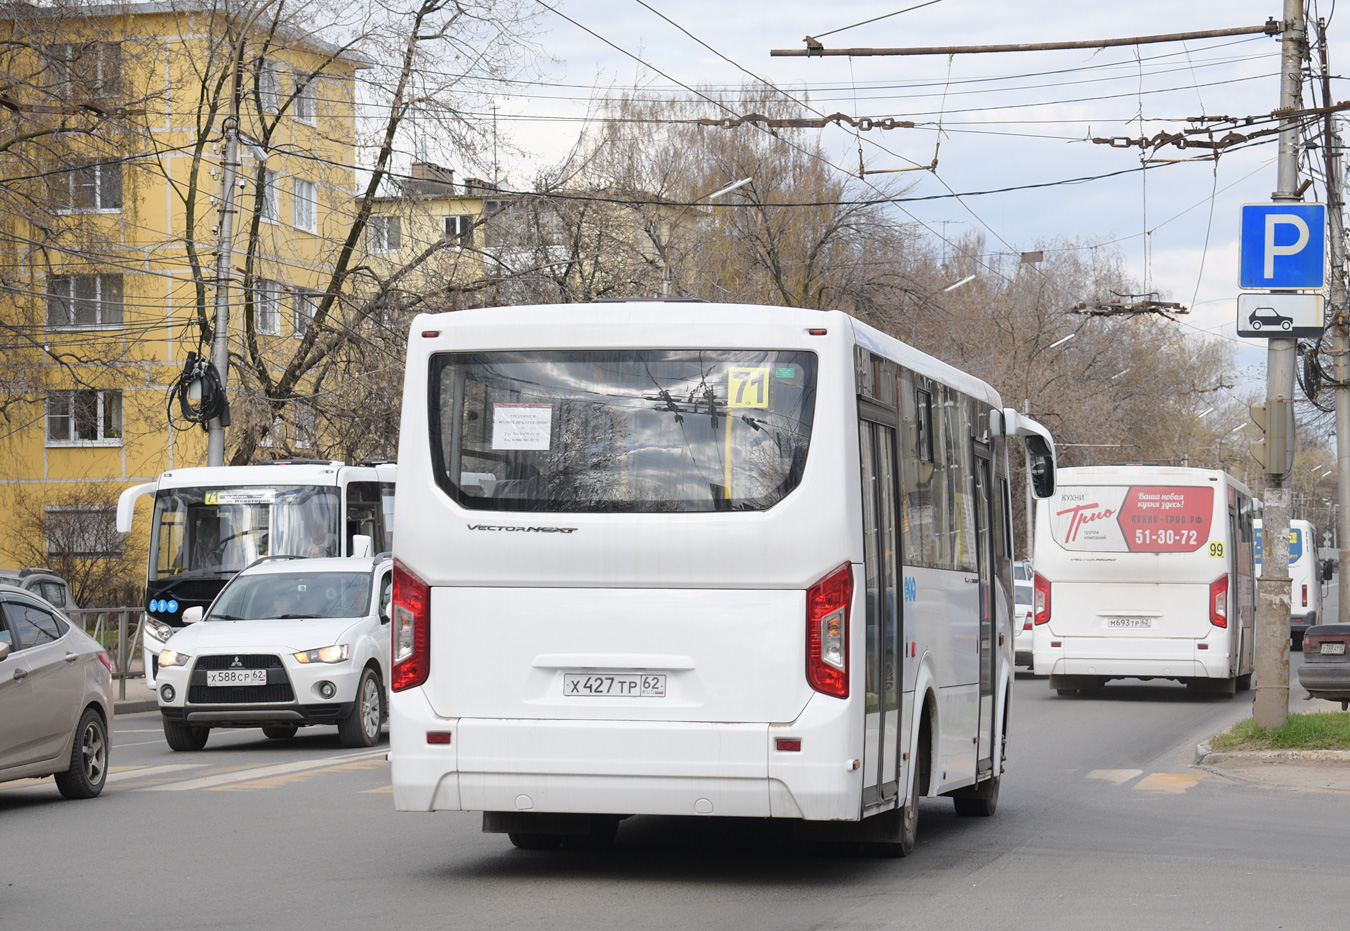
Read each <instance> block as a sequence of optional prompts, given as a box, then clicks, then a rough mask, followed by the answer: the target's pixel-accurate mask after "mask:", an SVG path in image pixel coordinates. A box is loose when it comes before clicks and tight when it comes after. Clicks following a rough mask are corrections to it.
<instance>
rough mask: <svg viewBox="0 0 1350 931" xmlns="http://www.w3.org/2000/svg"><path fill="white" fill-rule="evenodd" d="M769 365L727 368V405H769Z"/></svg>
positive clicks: (729, 406)
mask: <svg viewBox="0 0 1350 931" xmlns="http://www.w3.org/2000/svg"><path fill="white" fill-rule="evenodd" d="M768 406H769V368H768V366H756V367H753V368H751V367H748V366H747V367H738V366H731V367H730V368H728V369H727V407H728V408H731V407H768Z"/></svg>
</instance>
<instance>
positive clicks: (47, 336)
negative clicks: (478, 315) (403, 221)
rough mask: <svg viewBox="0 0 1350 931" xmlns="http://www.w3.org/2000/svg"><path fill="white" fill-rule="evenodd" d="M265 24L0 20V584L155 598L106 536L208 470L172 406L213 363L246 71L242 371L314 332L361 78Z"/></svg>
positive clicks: (202, 18) (92, 12)
mask: <svg viewBox="0 0 1350 931" xmlns="http://www.w3.org/2000/svg"><path fill="white" fill-rule="evenodd" d="M8 9H9V10H11V11H14V10H15V9H16V8H15V7H14V6H11V7H9V8H8ZM20 9H22V8H20ZM264 25H267V24H263V23H254V24H252V27H251V28H250V29H249V30H248V31H247V34H246V35H244V37H243V39H242V40H240V39H239V31H238V30H237V28H236V26H237V24H235V23H231V22H230V21H228V20H226V19H224V17H223V15H222V14H221V13H220V12H219V11H218V10H216V11H213V9H212V5H211V4H210V3H207V2H189V3H184V2H182V0H179V2H175V3H174V4H173V5H172V6H170V5H168V4H159V3H141V4H126V5H108V6H95V7H86V8H83V9H82V10H81V11H80V13H79V15H58V14H57V13H55V12H52V11H50V10H44V9H40V8H28V9H27V10H26V11H24V12H22V13H21V14H19V15H18V16H15V17H14V18H11V19H9V20H6V21H0V33H2V34H3V36H4V39H5V40H6V41H5V42H4V43H3V45H2V46H0V47H3V49H5V51H0V68H3V69H4V71H5V74H4V75H3V77H4V89H3V91H2V92H0V144H3V146H4V152H5V153H6V154H5V155H3V156H0V178H3V185H0V186H2V187H3V188H4V192H3V194H2V195H0V196H3V198H4V203H0V302H3V303H0V345H3V347H4V352H3V353H2V354H0V401H2V403H3V406H0V513H5V514H7V515H10V517H11V519H10V520H7V521H5V522H4V523H3V525H0V566H6V565H11V566H23V565H33V564H42V563H46V564H48V565H52V566H53V567H61V566H63V565H64V566H68V567H73V566H76V565H85V566H86V567H87V565H88V564H89V563H90V562H91V561H92V562H98V563H101V564H103V565H104V567H105V569H107V568H108V567H110V566H114V567H115V566H117V565H121V566H122V568H123V571H125V572H126V573H129V575H128V576H127V578H128V579H129V581H131V582H132V583H136V584H138V583H139V582H143V580H144V574H143V573H144V563H143V559H144V556H143V552H144V550H143V546H144V540H141V539H133V538H132V537H134V536H136V535H132V536H129V537H128V539H127V540H125V541H123V540H122V539H121V537H120V535H118V534H116V533H115V531H113V530H112V524H113V506H114V505H115V503H116V500H117V496H118V494H119V493H120V492H121V491H122V490H123V489H124V488H126V487H128V486H129V485H131V484H134V483H137V482H140V481H144V480H147V479H148V478H152V477H154V476H155V475H157V474H158V473H160V472H161V471H163V470H166V469H169V468H174V467H185V466H197V465H205V464H206V463H205V456H206V433H205V432H204V430H203V429H202V428H201V427H200V426H198V425H195V424H191V423H187V422H185V421H184V419H183V416H182V411H181V408H180V407H179V406H178V405H177V404H176V403H174V402H173V401H172V399H171V398H170V395H169V388H170V386H171V385H172V384H173V383H174V382H175V380H176V379H177V378H178V376H179V374H180V373H181V372H182V371H183V369H184V364H185V361H186V360H187V358H188V356H189V353H194V352H195V353H199V354H202V355H206V356H209V354H210V343H209V340H208V339H207V338H206V335H205V334H206V332H207V328H208V327H209V325H210V322H211V320H212V315H213V305H214V302H215V294H216V289H215V281H214V279H215V259H216V255H217V249H218V247H219V245H220V236H219V229H220V223H221V213H220V210H221V207H222V203H223V201H222V192H221V177H222V164H221V162H222V146H221V124H222V121H223V118H224V116H225V115H226V113H227V112H228V110H229V106H230V99H231V96H232V95H231V85H230V83H229V80H228V78H229V76H230V75H232V74H233V73H235V70H236V66H237V71H238V74H239V76H240V84H239V87H240V93H239V99H238V108H239V117H240V127H241V129H242V131H243V134H244V139H245V143H244V145H242V146H241V152H240V156H241V157H240V159H239V168H238V173H239V174H238V179H239V180H238V189H237V190H235V191H234V192H233V194H234V195H235V196H234V198H233V199H234V206H235V208H236V209H237V211H238V212H237V213H236V214H235V221H236V222H235V224H234V226H235V229H234V235H233V237H232V242H231V244H230V245H231V246H232V251H231V255H232V262H231V266H232V268H233V272H234V273H233V275H232V276H231V278H232V281H231V286H230V289H229V306H230V321H229V335H230V343H231V353H232V357H238V358H248V356H247V355H246V350H247V349H248V347H249V346H254V347H257V356H258V357H259V358H262V359H264V360H269V359H276V360H278V361H280V360H284V359H286V358H288V357H289V356H290V355H291V354H292V353H293V352H294V347H295V346H296V345H298V343H297V338H300V337H303V336H304V333H305V331H306V329H307V327H308V325H309V321H310V319H311V318H312V317H313V309H314V307H315V301H316V299H317V298H316V292H318V291H320V290H321V289H322V288H323V287H324V285H325V282H326V281H327V278H326V275H327V274H328V273H329V272H330V270H331V264H330V263H331V259H330V251H331V241H332V238H333V237H335V236H337V237H341V236H345V235H346V231H347V230H348V229H349V228H350V223H351V213H352V209H353V208H352V203H353V195H354V187H355V182H356V179H355V174H354V171H353V167H352V166H353V164H354V160H355V116H354V113H355V107H354V94H355V78H356V73H357V70H358V69H359V68H361V67H363V65H364V63H363V62H362V61H360V60H359V59H357V58H356V57H355V56H352V55H348V54H344V53H341V52H339V51H338V50H337V49H335V48H334V47H333V46H330V45H328V44H327V43H325V42H324V41H322V40H321V39H319V38H317V37H315V36H313V35H308V34H303V33H300V32H297V31H295V30H290V29H286V28H282V29H278V30H269V29H263V28H262V26H264ZM245 276H247V279H246V277H245ZM244 280H248V281H250V282H251V283H253V285H254V286H253V287H251V288H248V289H245V288H244V287H242V286H241V284H242V282H243V281H244ZM237 385H239V380H238V379H237V378H236V375H235V373H234V372H232V373H231V376H230V388H231V392H232V396H231V401H232V405H234V403H235V397H234V396H233V391H234V389H235V388H236V386H237ZM240 401H241V402H246V401H247V399H246V398H241V399H240ZM263 410H264V411H266V412H267V413H266V414H264V415H263V416H271V415H272V412H271V411H267V409H266V408H265V407H264V408H263ZM248 416H259V415H257V414H256V413H255V414H250V409H249V407H248V404H247V403H239V404H237V406H235V419H236V421H237V420H238V419H239V418H240V417H248ZM297 421H303V418H300V417H297V418H294V419H292V418H288V417H284V416H283V417H280V418H277V429H276V430H275V431H274V432H273V434H272V435H271V436H269V439H268V440H267V441H266V442H265V443H264V444H263V446H264V449H263V450H261V452H262V453H263V454H264V455H265V454H266V453H267V452H269V450H268V449H267V448H266V447H267V446H268V445H269V444H272V445H273V446H274V448H276V449H278V450H283V451H291V450H293V449H295V448H297V447H300V448H303V446H304V442H303V435H302V434H303V431H304V429H305V427H304V424H303V422H301V423H300V424H299V426H297ZM226 442H227V461H228V446H229V444H230V438H229V433H228V431H227V437H226ZM138 520H139V519H138ZM140 526H145V524H144V523H141V524H140ZM104 575H105V576H106V575H108V573H107V572H105V573H104ZM113 575H114V576H115V575H116V573H115V572H114V573H113ZM110 577H111V576H110ZM82 597H83V598H84V599H85V600H86V601H88V600H90V598H91V593H90V592H88V591H86V592H83V593H82ZM92 597H93V598H94V599H95V602H96V603H106V601H103V600H101V596H100V595H99V594H98V593H93V595H92Z"/></svg>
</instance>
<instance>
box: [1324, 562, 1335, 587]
mask: <svg viewBox="0 0 1350 931" xmlns="http://www.w3.org/2000/svg"><path fill="white" fill-rule="evenodd" d="M1335 574H1336V562H1335V560H1332V559H1324V560H1322V581H1323V582H1330V581H1331V577H1332V576H1333V575H1335Z"/></svg>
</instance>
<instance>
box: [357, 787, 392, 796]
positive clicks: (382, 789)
mask: <svg viewBox="0 0 1350 931" xmlns="http://www.w3.org/2000/svg"><path fill="white" fill-rule="evenodd" d="M375 792H384V793H388V794H391V795H392V794H393V792H394V787H393V786H380V787H379V788H378V789H362V790H361V794H362V795H370V794H371V793H375Z"/></svg>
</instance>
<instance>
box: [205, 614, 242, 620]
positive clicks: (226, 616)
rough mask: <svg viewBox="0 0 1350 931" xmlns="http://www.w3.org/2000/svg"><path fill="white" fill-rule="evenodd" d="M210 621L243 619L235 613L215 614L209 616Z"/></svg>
mask: <svg viewBox="0 0 1350 931" xmlns="http://www.w3.org/2000/svg"><path fill="white" fill-rule="evenodd" d="M207 620H208V621H242V620H245V619H244V618H242V617H236V616H235V615H233V614H213V615H211V616H210V617H208V618H207Z"/></svg>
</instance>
